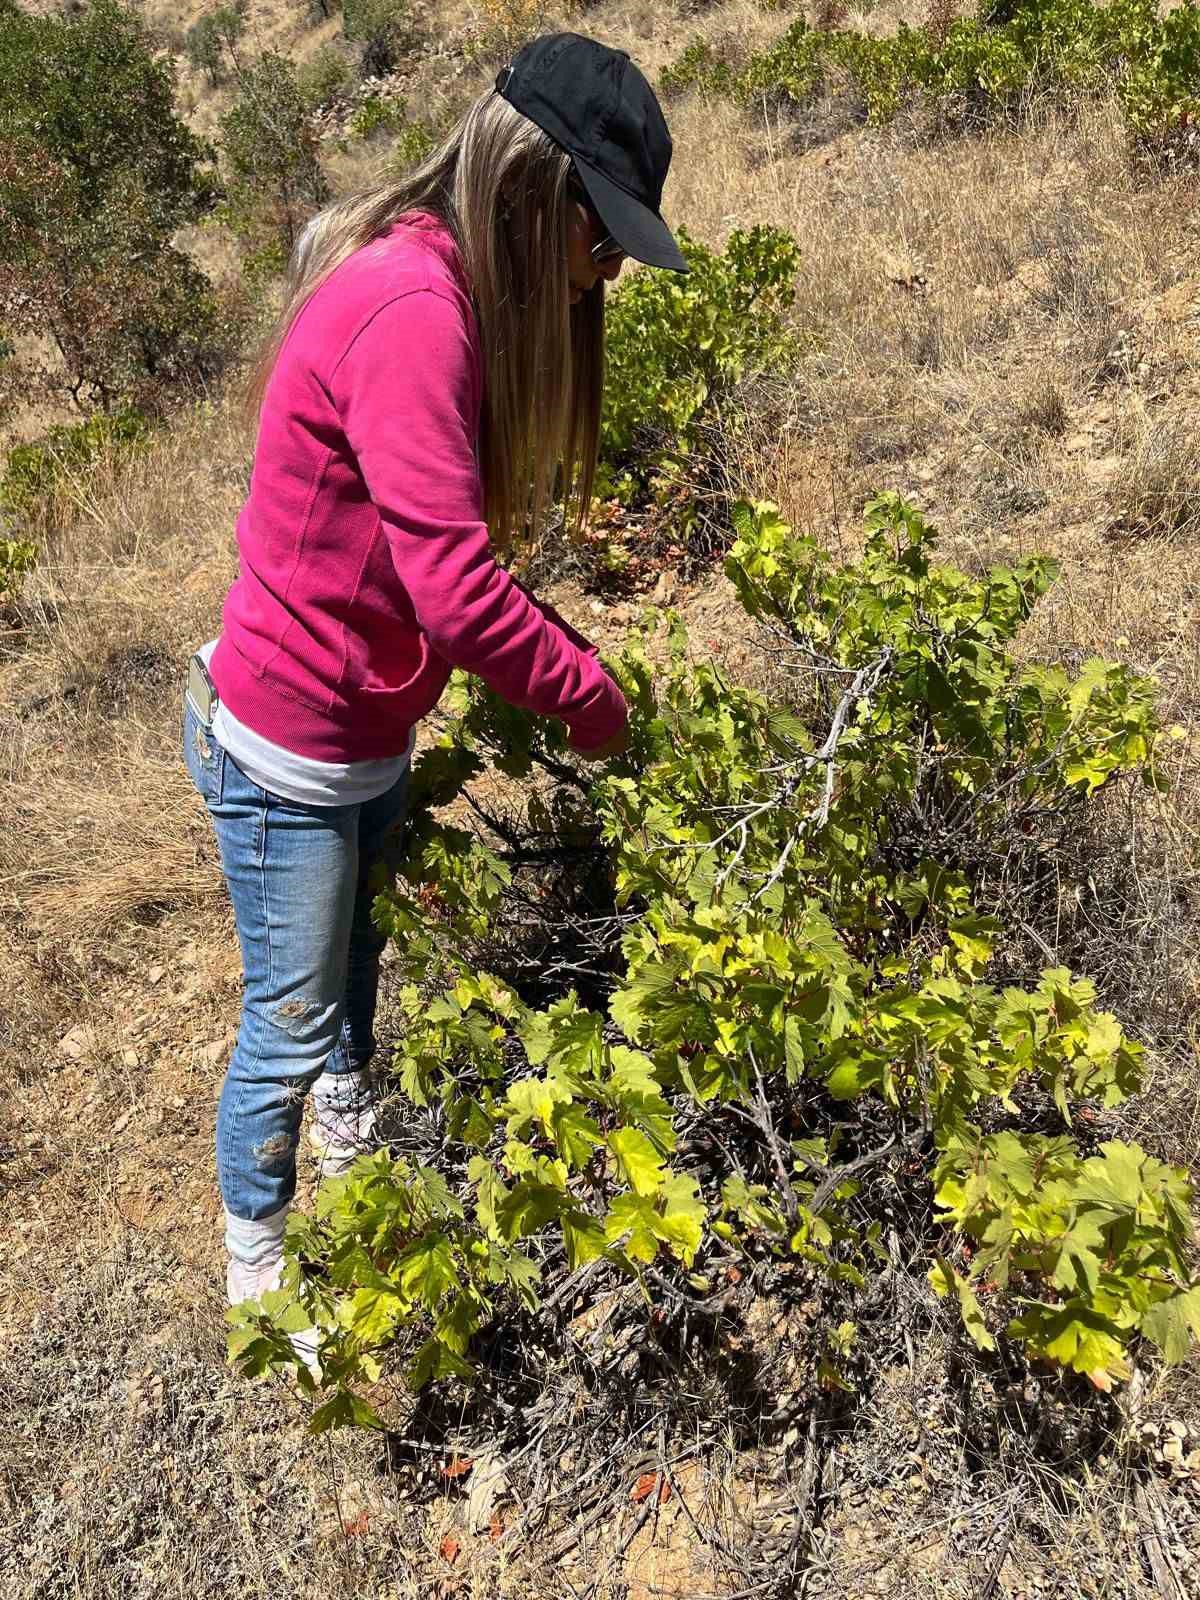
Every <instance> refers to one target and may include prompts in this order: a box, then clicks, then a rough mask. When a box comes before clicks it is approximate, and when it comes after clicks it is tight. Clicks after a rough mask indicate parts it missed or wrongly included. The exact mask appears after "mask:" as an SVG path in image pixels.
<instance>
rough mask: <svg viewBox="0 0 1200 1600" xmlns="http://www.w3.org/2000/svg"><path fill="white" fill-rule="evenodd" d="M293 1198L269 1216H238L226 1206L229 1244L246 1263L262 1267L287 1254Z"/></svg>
mask: <svg viewBox="0 0 1200 1600" xmlns="http://www.w3.org/2000/svg"><path fill="white" fill-rule="evenodd" d="M290 1210H291V1201H290V1200H285V1201H284V1203H283V1204H282V1205H281V1206H280V1208H279V1210H278V1211H272V1212H271V1214H270V1216H267V1217H235V1216H234V1215H233V1213H232V1212H231V1211H230V1210H229V1209H228V1208H226V1210H225V1248H226V1250H228V1251H229V1254H230V1256H231V1257H232V1258H233V1260H235V1261H239V1262H241V1264H242V1266H244V1267H261V1266H265V1265H266V1264H267V1263H268V1262H269V1261H279V1260H281V1259H282V1257H283V1232H284V1228H285V1227H286V1226H287V1219H288V1212H289V1211H290Z"/></svg>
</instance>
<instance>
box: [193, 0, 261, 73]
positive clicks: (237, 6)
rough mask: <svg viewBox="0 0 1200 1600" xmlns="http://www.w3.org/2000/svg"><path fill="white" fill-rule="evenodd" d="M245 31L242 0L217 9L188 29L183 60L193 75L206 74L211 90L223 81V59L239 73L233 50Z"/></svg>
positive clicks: (243, 0) (244, 2)
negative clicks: (195, 73) (188, 64)
mask: <svg viewBox="0 0 1200 1600" xmlns="http://www.w3.org/2000/svg"><path fill="white" fill-rule="evenodd" d="M245 31H246V0H234V3H233V4H232V5H227V6H218V7H217V8H216V10H215V11H210V12H209V13H208V14H207V16H203V17H201V18H200V20H199V22H196V23H194V24H193V25H192V27H190V28H189V29H188V31H187V34H186V36H185V39H184V46H183V47H184V50H185V52H186V54H187V58H188V60H189V61H190V62H191V64H192V66H193V67H195V68H196V70H197V72H207V74H208V81H209V82H210V83H211V84H212V86H213V87H214V88H216V86H217V85H218V84H219V83H220V81H221V79H222V78H223V77H224V74H225V57H226V55H228V56H229V59H230V61H231V62H232V63H233V70H234V71H235V72H237V71H239V70H240V67H241V63H240V61H239V60H238V53H237V47H238V44H239V42H240V40H241V37H242V35H243V33H245Z"/></svg>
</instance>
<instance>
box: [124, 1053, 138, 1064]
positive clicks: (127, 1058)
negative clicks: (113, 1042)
mask: <svg viewBox="0 0 1200 1600" xmlns="http://www.w3.org/2000/svg"><path fill="white" fill-rule="evenodd" d="M121 1060H122V1061H123V1062H124V1063H125V1065H126V1066H127V1067H136V1066H137V1064H138V1053H137V1051H136V1050H122V1051H121Z"/></svg>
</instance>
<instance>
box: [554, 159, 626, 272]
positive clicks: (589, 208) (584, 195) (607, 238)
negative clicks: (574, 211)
mask: <svg viewBox="0 0 1200 1600" xmlns="http://www.w3.org/2000/svg"><path fill="white" fill-rule="evenodd" d="M567 192H568V193H569V194H570V195H571V197H572V199H574V200H578V202H579V204H580V205H581V206H582V207H583V208H584V210H585V211H586V212H587V214H588V217H589V219H590V221H591V224H592V231H593V232H594V233H598V234H599V235H600V238H599V239H598V240H597V242H596V243H595V244H594V245H593V246H592V248H591V250H590V252H589V254H590V255H591V258H592V260H593V262H594V263H595V264H596V266H598V267H599V266H603V264H604V263H605V262H606V261H615V260H616V259H617V257H618V256H623V255H624V254H625V246H624V245H621V244H618V243H617V241H616V239H614V238H613V236H612V234H611V233H609V231H608V229H607V228H606V227H605V226H604V220H603V218H602V217H601V215H600V213H599V212H598V211H597V210H596V208H595V206H594V205H593V204H592V201H591V198H590V196H589V195H588V192H587V190H586V189H585V188H584V187H583V184H582V183H581V182H580V180H579V179H578V178H577V177H575V176H574V175H572V176H571V177H570V178H568V180H567Z"/></svg>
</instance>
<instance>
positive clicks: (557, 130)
mask: <svg viewBox="0 0 1200 1600" xmlns="http://www.w3.org/2000/svg"><path fill="white" fill-rule="evenodd" d="M496 88H497V90H498V91H499V93H500V94H501V95H502V96H503V97H504V99H505V100H507V101H508V103H509V105H511V106H514V107H515V108H516V109H517V110H518V111H520V112H521V113H522V114H523V115H524V116H527V117H528V118H529V120H530V121H531V122H535V123H537V125H538V127H539V128H541V130H542V131H543V133H548V134H549V135H550V137H551V138H552V139H553V140H554V142H555V144H557V145H560V146H561V147H562V149H564V150H565V151H566V152H567V154H568V155H569V156H570V157H571V159H572V161H573V162H574V165H575V169H576V171H577V172H578V173H579V179H580V182H581V183H582V184H583V186H584V188H585V189H586V190H587V194H588V199H589V200H590V201H591V202H592V204H593V205H594V206H595V208H596V210H597V211H598V212H599V214H600V217H601V220H602V221H603V223H604V225H605V227H606V228H607V229H608V231H609V232H610V233H611V234H612V236H613V238H614V239H615V240H616V241H617V243H618V244H619V245H620V246H621V248H622V250H624V251H625V253H626V255H631V256H633V258H634V259H635V260H636V261H644V262H645V263H646V265H647V266H651V267H670V268H671V269H672V270H673V271H675V272H686V271H687V262H686V261H685V260H684V259H683V257H682V256H681V255H680V253H679V246H678V245H677V244H676V243H675V240H674V238H673V237H672V236H671V230H670V228H668V227H667V225H666V223H665V222H664V221H663V219H662V214H661V213H660V211H659V206H660V205H661V203H662V190H663V183H664V182H665V180H666V176H667V169H668V167H669V166H670V165H671V135H670V134H669V133H668V132H667V124H666V120H665V119H664V117H663V114H662V109H661V107H660V106H659V103H658V100H657V98H656V96H655V93H654V90H653V89H652V88H651V87H650V85H649V84H648V83H647V82H646V80H645V78H644V77H643V76H642V74H641V73H640V72H639V71H638V69H637V68H636V67H635V66H634V64H633V62H632V61H631V60H630V59H629V57H628V56H627V55H626V53H625V52H624V50H610V49H609V47H608V46H607V45H603V44H600V43H599V42H598V41H597V40H595V39H586V38H584V36H583V35H582V34H579V33H549V34H546V35H544V37H542V38H540V39H534V40H533V41H532V43H530V44H527V45H526V46H525V47H524V49H522V50H520V51H519V52H518V53H517V55H515V56H514V57H513V59H512V61H511V62H510V63H509V65H508V66H507V67H505V68H504V69H503V70H502V71H501V73H500V75H499V77H498V78H497V79H496Z"/></svg>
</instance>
